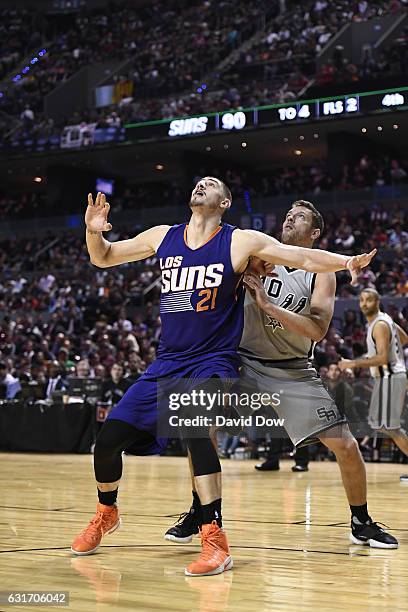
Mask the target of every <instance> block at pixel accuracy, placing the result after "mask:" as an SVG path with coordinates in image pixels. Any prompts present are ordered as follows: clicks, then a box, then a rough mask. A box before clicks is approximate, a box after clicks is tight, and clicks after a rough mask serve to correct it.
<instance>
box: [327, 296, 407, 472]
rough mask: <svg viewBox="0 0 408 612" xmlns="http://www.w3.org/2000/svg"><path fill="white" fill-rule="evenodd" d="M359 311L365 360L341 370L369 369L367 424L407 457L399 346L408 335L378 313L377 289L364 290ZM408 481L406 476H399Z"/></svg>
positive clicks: (348, 363)
mask: <svg viewBox="0 0 408 612" xmlns="http://www.w3.org/2000/svg"><path fill="white" fill-rule="evenodd" d="M360 308H361V311H362V313H363V315H364V316H365V317H366V319H367V323H368V328H367V349H368V350H367V357H366V358H363V359H343V360H342V361H341V362H340V363H339V367H340V369H341V370H344V369H346V368H370V374H371V376H372V377H373V379H374V386H373V392H372V395H371V402H370V411H369V415H368V422H369V424H370V426H371V427H372V428H373V429H376V430H378V431H381V432H382V433H384V434H386V435H387V436H389V437H390V438H392V439H393V440H394V442H395V444H396V445H397V446H398V448H400V449H401V450H402V452H403V453H404V454H405V455H407V456H408V436H407V434H406V432H405V431H404V430H403V429H402V428H401V414H402V411H403V408H404V403H405V395H406V390H407V369H406V367H405V360H404V352H403V350H402V347H403V345H404V344H407V343H408V335H407V334H406V332H405V331H404V330H403V329H402V328H401V327H400V326H399V325H397V323H395V322H394V321H393V320H392V319H391V317H390V316H389V315H388V314H386V313H385V312H382V311H381V310H380V296H379V294H378V292H377V291H376V289H363V291H362V292H361V294H360ZM401 480H403V481H406V480H408V476H406V475H404V476H401Z"/></svg>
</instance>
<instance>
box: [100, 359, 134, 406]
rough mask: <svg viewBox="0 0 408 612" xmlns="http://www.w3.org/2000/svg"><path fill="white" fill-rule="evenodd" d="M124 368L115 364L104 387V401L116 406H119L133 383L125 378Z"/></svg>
mask: <svg viewBox="0 0 408 612" xmlns="http://www.w3.org/2000/svg"><path fill="white" fill-rule="evenodd" d="M124 373H125V371H124V368H123V366H122V365H121V364H120V363H114V364H113V366H112V367H111V370H110V377H109V378H108V380H106V381H105V382H104V384H103V387H102V401H103V402H111V403H112V405H113V406H114V405H115V404H117V403H118V402H119V401H120V400H121V399H122V397H123V395H124V394H125V393H126V391H127V390H128V389H129V387H130V386H131V385H132V383H131V382H130V381H129V380H128V379H126V378H125V377H124Z"/></svg>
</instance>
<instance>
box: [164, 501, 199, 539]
mask: <svg viewBox="0 0 408 612" xmlns="http://www.w3.org/2000/svg"><path fill="white" fill-rule="evenodd" d="M201 524H202V519H201V512H200V511H197V510H196V509H195V508H194V507H193V506H191V508H190V510H189V511H188V512H183V513H182V514H180V516H179V518H178V519H177V521H176V523H175V525H173V527H170V529H168V530H167V531H166V533H165V534H164V539H165V540H170V541H171V542H178V544H188V543H189V542H191V540H192V539H193V536H194V535H197V534H198V532H199V527H201Z"/></svg>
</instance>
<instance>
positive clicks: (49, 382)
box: [45, 361, 66, 399]
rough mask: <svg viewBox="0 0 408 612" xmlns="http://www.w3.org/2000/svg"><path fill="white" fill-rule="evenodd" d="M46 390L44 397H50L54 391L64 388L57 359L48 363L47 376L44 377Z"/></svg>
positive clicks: (64, 384)
mask: <svg viewBox="0 0 408 612" xmlns="http://www.w3.org/2000/svg"><path fill="white" fill-rule="evenodd" d="M45 384H46V391H45V398H46V399H52V394H53V393H54V391H63V390H64V389H66V383H65V381H64V379H63V377H62V374H61V369H60V364H59V363H58V361H52V362H51V363H50V364H49V365H48V376H47V377H46V379H45Z"/></svg>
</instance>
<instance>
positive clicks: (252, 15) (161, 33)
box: [0, 0, 278, 127]
mask: <svg viewBox="0 0 408 612" xmlns="http://www.w3.org/2000/svg"><path fill="white" fill-rule="evenodd" d="M277 11H278V2H277V1H276V0H274V1H273V2H271V3H268V5H265V3H264V2H262V0H254V1H252V2H250V3H248V2H244V1H243V0H241V1H240V2H238V3H237V2H235V1H233V0H223V2H216V1H215V0H206V2H204V3H202V2H200V1H199V0H154V2H148V3H144V4H142V5H141V6H139V7H138V8H137V9H136V8H131V7H129V6H127V5H126V3H123V2H112V3H110V4H109V6H107V7H105V8H104V9H98V10H87V9H83V10H81V11H79V12H78V13H77V14H76V15H75V16H71V18H70V20H68V21H67V18H65V19H62V18H61V17H60V18H59V20H58V19H57V17H55V16H53V17H51V16H48V15H47V16H45V15H44V16H42V20H43V21H45V23H46V24H47V20H49V21H50V23H48V30H52V33H53V39H52V40H51V41H49V42H48V45H47V53H46V54H45V55H44V56H43V57H42V58H41V59H40V61H39V62H38V63H37V64H36V66H35V68H34V69H32V70H31V71H30V72H29V73H28V74H26V75H25V77H24V78H22V79H20V80H19V81H18V82H17V83H15V84H14V85H13V86H10V84H8V87H7V90H6V93H5V95H3V96H2V97H0V110H1V111H3V112H6V113H8V114H10V115H14V116H22V114H23V113H24V111H26V110H29V113H26V115H27V116H26V117H24V119H25V120H26V123H27V124H28V125H27V126H26V127H30V126H29V123H30V122H34V123H38V122H40V121H43V120H44V116H43V114H42V110H43V102H44V98H45V96H46V95H47V94H48V93H49V92H50V91H52V90H53V89H54V88H55V87H56V86H57V85H58V84H59V83H60V82H62V81H65V80H67V79H68V78H69V77H70V76H72V75H73V74H74V73H75V72H77V71H78V70H79V69H80V68H82V67H83V66H86V65H90V64H92V63H97V62H106V61H111V60H118V62H122V63H123V64H125V65H126V71H127V72H128V73H129V74H130V76H131V79H132V81H133V82H134V84H135V87H136V88H137V91H138V96H139V97H140V96H144V97H145V96H146V95H150V96H157V95H159V94H161V95H165V94H166V93H168V92H177V91H182V90H190V91H191V90H192V89H195V87H194V84H195V83H196V82H198V81H199V80H200V79H201V78H202V77H203V76H204V75H205V73H206V72H207V71H208V70H210V69H211V68H212V67H213V66H214V65H216V64H217V63H218V62H219V61H221V60H222V59H223V58H224V57H225V56H226V55H228V54H229V53H230V52H231V51H232V50H233V49H234V48H235V47H236V46H237V44H239V43H241V42H243V41H244V40H245V38H247V37H248V36H250V35H251V34H252V33H253V32H255V31H256V29H257V28H259V27H260V26H261V23H262V19H264V18H265V15H270V14H273V13H276V12H277ZM24 16H26V17H27V21H28V22H29V23H30V21H31V22H32V23H33V24H34V27H33V32H32V34H31V39H30V44H28V43H27V44H26V45H23V40H24V38H23V35H22V34H23V33H22V31H21V28H20V29H19V34H20V36H16V40H14V46H16V47H18V48H19V50H20V52H19V53H17V52H15V53H13V52H12V50H13V40H11V39H10V41H9V39H8V38H6V40H5V43H4V45H5V47H7V49H8V48H9V47H10V55H11V56H12V57H11V59H10V61H8V53H7V52H5V54H4V57H5V60H4V61H5V63H4V73H6V72H7V71H9V70H10V69H11V67H14V65H15V64H16V63H17V61H18V60H20V59H21V55H22V53H23V51H24V52H27V51H28V49H29V48H33V47H35V46H36V45H37V44H39V43H40V42H41V41H44V34H43V33H42V32H41V34H40V31H39V30H38V29H36V27H35V25H36V20H39V19H40V17H39V16H38V15H37V13H31V12H28V13H27V15H25V14H24V15H23V17H24ZM4 17H5V21H4V26H3V27H4V28H5V29H7V28H8V27H12V24H13V20H16V21H19V22H21V19H20V17H19V12H18V10H15V11H11V12H8V13H6V14H5V15H4ZM24 27H26V24H24ZM43 29H45V25H44V24H42V30H43ZM0 32H1V30H0ZM5 51H6V50H5ZM9 80H10V79H9Z"/></svg>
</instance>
